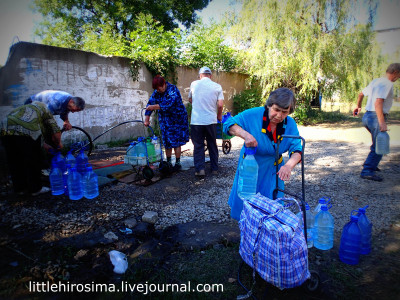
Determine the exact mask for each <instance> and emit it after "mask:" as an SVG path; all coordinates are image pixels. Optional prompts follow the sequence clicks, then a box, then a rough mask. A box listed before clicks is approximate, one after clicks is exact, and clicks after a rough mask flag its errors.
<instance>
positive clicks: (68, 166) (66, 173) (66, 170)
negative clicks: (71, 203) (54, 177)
mask: <svg viewBox="0 0 400 300" xmlns="http://www.w3.org/2000/svg"><path fill="white" fill-rule="evenodd" d="M69 169H71V165H70V164H66V168H65V172H63V181H64V194H65V195H66V196H68V195H69V191H68V175H69Z"/></svg>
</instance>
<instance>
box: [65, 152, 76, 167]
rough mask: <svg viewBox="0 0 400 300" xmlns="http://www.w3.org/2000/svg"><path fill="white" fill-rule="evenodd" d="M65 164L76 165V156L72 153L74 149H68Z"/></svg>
mask: <svg viewBox="0 0 400 300" xmlns="http://www.w3.org/2000/svg"><path fill="white" fill-rule="evenodd" d="M65 164H67V165H70V167H76V158H75V156H74V155H73V154H72V151H68V153H67V155H66V156H65Z"/></svg>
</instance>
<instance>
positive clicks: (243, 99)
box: [233, 88, 264, 114]
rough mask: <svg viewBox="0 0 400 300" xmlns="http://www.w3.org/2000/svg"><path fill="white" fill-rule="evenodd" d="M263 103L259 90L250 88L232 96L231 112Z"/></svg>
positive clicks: (238, 111)
mask: <svg viewBox="0 0 400 300" xmlns="http://www.w3.org/2000/svg"><path fill="white" fill-rule="evenodd" d="M262 105H264V99H263V98H262V94H261V90H260V89H258V88H250V89H248V90H244V91H242V92H240V93H239V94H236V95H235V96H233V112H234V114H238V113H240V112H242V111H244V110H246V109H249V108H253V107H259V106H262Z"/></svg>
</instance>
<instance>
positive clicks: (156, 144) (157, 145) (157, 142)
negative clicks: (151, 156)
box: [151, 136, 162, 160]
mask: <svg viewBox="0 0 400 300" xmlns="http://www.w3.org/2000/svg"><path fill="white" fill-rule="evenodd" d="M151 142H152V143H153V145H154V150H155V152H156V160H161V154H162V149H161V143H160V140H159V139H158V137H156V136H153V138H152V140H151Z"/></svg>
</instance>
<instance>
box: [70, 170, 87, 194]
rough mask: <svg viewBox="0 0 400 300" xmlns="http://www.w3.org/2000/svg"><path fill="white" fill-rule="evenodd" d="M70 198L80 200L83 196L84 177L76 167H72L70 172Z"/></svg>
mask: <svg viewBox="0 0 400 300" xmlns="http://www.w3.org/2000/svg"><path fill="white" fill-rule="evenodd" d="M68 192H69V199H71V200H79V199H82V197H83V187H82V177H81V174H79V172H78V171H77V170H76V168H70V169H69V172H68Z"/></svg>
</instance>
